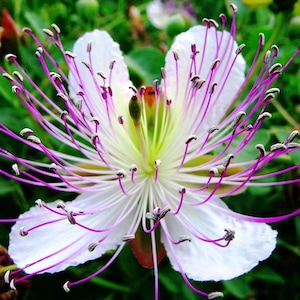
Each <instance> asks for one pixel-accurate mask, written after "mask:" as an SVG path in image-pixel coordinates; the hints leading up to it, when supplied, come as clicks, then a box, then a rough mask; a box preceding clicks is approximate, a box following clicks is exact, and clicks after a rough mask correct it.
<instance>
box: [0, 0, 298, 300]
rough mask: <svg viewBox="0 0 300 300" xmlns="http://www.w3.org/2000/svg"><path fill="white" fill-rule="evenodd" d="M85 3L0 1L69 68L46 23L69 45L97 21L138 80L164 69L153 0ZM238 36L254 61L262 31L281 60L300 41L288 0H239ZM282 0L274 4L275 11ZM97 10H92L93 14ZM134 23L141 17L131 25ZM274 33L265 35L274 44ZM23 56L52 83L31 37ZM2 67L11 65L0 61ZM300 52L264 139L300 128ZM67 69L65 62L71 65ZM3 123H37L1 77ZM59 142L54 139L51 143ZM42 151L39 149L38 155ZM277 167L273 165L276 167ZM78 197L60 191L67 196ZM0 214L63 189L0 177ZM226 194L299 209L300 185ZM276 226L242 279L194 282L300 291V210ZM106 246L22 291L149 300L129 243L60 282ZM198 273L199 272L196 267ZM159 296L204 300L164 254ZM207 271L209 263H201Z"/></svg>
mask: <svg viewBox="0 0 300 300" xmlns="http://www.w3.org/2000/svg"><path fill="white" fill-rule="evenodd" d="M87 2H89V1H82V0H78V1H73V0H43V1H42V0H23V1H22V0H2V1H1V2H0V9H2V8H4V7H5V8H7V9H8V10H9V11H10V13H11V15H12V17H13V18H14V20H15V22H16V23H18V24H19V26H20V27H23V26H24V27H30V28H31V29H32V30H33V31H34V32H35V33H36V35H37V36H38V37H39V38H40V39H41V41H42V42H43V43H44V45H45V46H46V47H49V48H51V49H50V52H51V53H52V54H53V55H54V57H55V58H57V62H58V63H59V64H60V65H61V68H62V69H64V68H66V66H65V65H64V63H63V61H62V59H61V58H60V57H59V56H58V55H57V52H56V51H55V49H54V47H53V46H49V45H47V39H46V37H45V36H44V35H43V34H42V31H41V29H42V28H48V27H50V25H51V24H52V23H56V24H57V25H58V26H59V27H60V28H61V31H62V34H61V37H62V40H63V43H64V45H65V48H66V49H68V50H71V49H72V44H73V43H74V41H75V40H76V39H77V38H78V37H79V36H80V35H82V34H83V33H84V32H86V31H88V30H91V29H93V28H101V29H104V30H107V31H108V32H109V33H110V34H111V35H112V37H113V39H114V40H115V41H117V42H118V43H119V44H120V46H121V49H122V51H123V52H124V54H125V59H126V62H127V63H128V66H129V70H130V72H131V76H132V79H133V80H134V82H135V83H136V84H137V86H138V85H140V84H143V83H148V84H151V82H152V81H153V80H154V79H156V78H159V72H160V68H161V67H162V66H163V64H164V55H165V53H164V52H165V50H166V49H167V48H168V47H169V45H170V44H171V42H172V38H173V37H172V36H168V33H167V32H165V31H163V30H158V29H156V28H155V27H154V26H153V25H151V23H150V22H149V20H148V18H147V15H146V6H147V1H131V2H130V4H129V2H128V1H123V0H120V1H117V0H115V1H111V0H101V1H98V2H97V1H96V4H95V1H90V2H91V3H92V6H90V7H83V6H84V5H86V4H89V3H87ZM234 2H235V4H236V5H237V6H238V9H239V12H238V16H237V32H238V33H237V40H238V43H245V44H246V46H247V47H246V49H245V52H244V56H245V58H246V60H247V63H248V66H249V65H250V63H251V59H252V57H253V56H254V54H255V51H256V48H257V41H258V33H259V32H264V33H265V35H266V42H267V44H268V45H270V44H273V43H276V44H277V45H278V46H279V48H280V52H279V53H280V54H279V58H278V61H280V62H282V63H284V62H286V61H287V60H288V59H289V58H290V57H291V55H292V54H293V53H294V52H295V49H297V47H298V46H299V44H300V22H299V21H297V16H296V13H293V9H292V6H293V4H294V2H295V1H290V2H289V3H290V6H289V9H286V8H283V7H282V6H280V5H279V4H280V2H278V1H275V2H276V3H274V4H273V5H272V8H273V10H271V9H270V7H268V6H263V7H257V8H249V7H246V6H245V5H243V4H242V3H241V2H240V1H239V0H235V1H234ZM191 3H192V6H193V8H194V14H195V19H196V20H197V21H198V22H199V23H201V20H202V19H203V18H204V17H207V18H214V19H216V20H217V19H218V15H219V13H221V12H224V13H226V15H227V16H228V18H230V13H229V10H228V3H227V1H215V0H206V1H196V0H193V1H191ZM130 5H135V6H136V7H137V8H138V9H139V12H140V19H138V20H133V18H132V17H131V18H130V17H129V15H130V13H129V11H130ZM274 7H276V9H274ZM89 16H92V17H89ZM135 22H137V23H136V24H135ZM268 41H269V42H268ZM19 46H20V55H21V60H22V62H23V66H24V68H25V69H26V70H28V72H30V74H31V75H32V76H33V77H34V78H35V79H36V81H37V82H39V86H40V87H41V88H42V89H43V88H47V82H46V81H45V78H43V75H42V74H40V72H39V69H38V65H37V62H36V61H35V57H34V51H35V49H34V45H33V44H32V43H31V41H28V40H23V41H21V40H20V45H19ZM2 63H3V64H4V65H5V67H6V68H8V69H10V68H11V66H9V65H8V64H6V63H5V62H4V61H3V62H2ZM299 65H300V57H298V58H296V60H295V61H294V62H293V63H292V64H291V65H290V66H289V68H288V69H287V70H286V71H285V72H284V74H283V75H282V76H281V77H280V79H279V80H278V81H277V87H279V88H280V89H281V90H282V93H281V94H280V95H279V97H278V98H277V100H276V101H275V102H274V103H273V106H272V103H271V104H270V108H269V109H270V112H271V113H272V114H273V118H272V120H271V121H268V122H267V123H266V124H267V126H265V129H264V130H263V131H261V135H260V136H257V138H258V141H257V142H259V139H261V140H263V142H264V143H266V144H269V145H270V144H271V143H272V142H277V141H278V140H279V141H281V140H282V139H283V137H286V136H287V135H288V133H289V132H290V131H291V130H293V129H299V128H300V127H299V124H300V102H299V97H300V84H299V82H300V68H299ZM66 72H67V70H66ZM0 121H1V122H2V123H4V124H5V125H6V126H7V127H9V128H11V129H12V130H13V131H16V132H18V131H19V130H20V129H22V128H24V127H30V128H34V129H35V130H36V131H37V132H38V131H39V130H40V129H38V127H37V125H36V123H35V121H34V120H33V119H32V118H31V117H30V115H28V113H27V112H26V110H25V108H24V107H23V106H22V105H21V103H20V101H19V100H18V98H17V97H16V96H15V95H14V94H12V93H11V87H10V85H9V84H8V83H7V82H6V81H5V80H4V79H3V78H0ZM0 141H1V147H4V148H5V149H7V150H8V151H13V152H14V153H17V154H19V155H21V156H23V157H28V158H30V157H32V155H33V154H32V153H31V152H30V150H28V149H27V148H26V147H24V146H22V145H20V143H18V142H16V141H14V140H12V139H9V138H7V137H4V136H3V135H1V136H0ZM49 143H53V141H49ZM35 159H36V157H35ZM299 160H300V157H299V155H298V154H297V155H296V154H295V155H294V156H292V157H291V158H288V157H286V158H285V159H282V160H280V161H278V162H276V163H277V164H278V165H282V166H283V167H286V166H288V165H290V164H292V163H299ZM0 164H1V168H3V169H6V170H8V169H9V166H10V162H8V161H5V160H2V161H1V162H0ZM272 167H274V166H272V165H270V166H269V168H270V170H272ZM297 176H300V174H299V171H298V174H297V171H294V172H293V174H286V175H284V176H281V179H285V178H286V179H288V178H295V177H297ZM74 196H75V195H72V194H63V195H59V198H61V199H63V200H71V199H73V198H74ZM0 197H1V202H0V217H1V218H3V217H6V218H8V217H16V216H18V214H19V213H21V212H23V211H25V210H27V209H28V207H30V206H32V205H33V203H34V200H35V199H37V198H42V199H44V200H46V199H47V200H49V201H53V200H55V199H57V197H58V196H57V194H56V193H54V192H51V191H49V190H47V189H45V188H38V187H30V186H25V185H21V184H19V183H17V182H14V181H12V180H9V179H6V178H2V177H1V178H0ZM226 202H227V203H228V205H229V206H230V207H232V208H233V209H234V210H236V211H240V212H244V213H247V214H250V215H251V214H252V215H257V216H270V215H280V214H284V213H287V212H290V211H292V210H294V209H295V208H299V207H300V186H299V184H298V185H291V186H277V187H267V188H261V189H257V188H249V189H248V190H247V191H246V192H245V193H243V194H242V195H237V196H234V197H231V198H230V199H227V200H226ZM9 228H10V225H8V224H5V225H1V227H0V230H1V231H0V232H1V233H0V244H2V245H4V246H7V244H8V234H9ZM274 228H276V229H277V230H278V231H279V239H280V240H279V242H278V247H277V249H276V250H275V252H274V253H273V255H272V256H271V257H270V258H269V259H268V260H267V261H265V262H263V263H261V264H260V265H259V266H258V267H257V268H255V269H254V270H253V271H251V272H249V273H248V274H245V275H243V276H241V277H239V278H236V279H233V280H230V281H227V282H223V283H210V282H209V283H195V286H196V287H199V288H200V289H203V290H205V291H210V290H212V291H213V290H222V291H223V292H224V294H225V296H226V299H227V300H230V299H245V300H246V299H248V300H250V299H251V300H254V299H256V300H260V299H273V300H281V299H293V300H294V299H295V300H296V299H300V285H299V282H300V272H299V269H300V247H299V245H300V244H299V243H300V218H299V217H298V218H294V219H291V220H287V221H285V222H281V223H279V224H275V225H274ZM107 257H109V254H107V255H104V256H103V257H101V258H99V259H98V260H96V261H93V262H89V263H86V264H85V265H84V266H79V267H77V268H70V269H68V270H67V271H66V272H64V273H60V274H54V275H40V276H37V277H35V278H33V279H32V285H31V287H30V288H29V289H27V290H26V291H25V292H24V295H23V298H22V299H25V300H30V299H44V300H48V299H49V300H50V299H54V298H55V299H57V300H59V299H72V300H82V299H85V300H88V299H93V300H95V299H101V300H109V299H152V298H153V272H152V270H147V269H143V268H142V267H141V266H140V265H138V263H137V262H136V260H135V258H134V257H133V254H132V253H131V251H130V248H129V247H127V248H126V249H125V250H124V251H123V252H122V253H121V255H120V256H119V258H118V259H117V261H116V262H115V263H114V264H113V265H112V266H111V267H110V268H109V269H108V270H107V271H105V272H104V273H103V274H102V275H101V276H99V277H97V278H94V279H92V280H91V281H90V282H88V283H86V284H82V285H81V286H78V287H76V288H74V290H73V291H72V292H71V293H69V294H66V293H65V292H64V291H63V290H62V288H61V285H62V283H64V282H65V281H66V280H72V279H74V280H76V279H78V278H80V277H81V276H85V275H87V274H89V273H91V272H93V271H95V270H97V269H98V268H100V267H101V266H102V265H103V264H104V262H105V261H106V259H107ZM199 271H201V270H199ZM159 272H160V298H161V299H186V300H193V299H199V296H198V295H196V294H194V293H193V292H192V291H191V290H189V288H188V287H187V286H186V285H185V283H184V282H183V280H182V278H181V276H180V274H178V273H176V272H174V271H173V270H172V267H171V266H170V264H169V262H168V260H167V259H165V260H163V262H162V263H161V265H160V267H159ZM203 272H205V270H203Z"/></svg>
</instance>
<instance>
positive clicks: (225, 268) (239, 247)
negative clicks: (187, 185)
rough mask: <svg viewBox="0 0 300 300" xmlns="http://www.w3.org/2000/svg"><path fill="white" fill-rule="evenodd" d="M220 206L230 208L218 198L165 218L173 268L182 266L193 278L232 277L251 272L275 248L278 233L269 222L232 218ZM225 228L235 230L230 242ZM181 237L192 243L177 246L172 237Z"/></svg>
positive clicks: (164, 235)
mask: <svg viewBox="0 0 300 300" xmlns="http://www.w3.org/2000/svg"><path fill="white" fill-rule="evenodd" d="M194 201H196V199H195V200H194ZM198 201H199V200H198ZM218 207H220V208H222V210H223V209H228V210H229V208H226V205H225V204H224V203H223V202H222V201H221V200H219V199H217V198H214V199H212V200H211V201H210V202H209V203H208V204H206V205H205V207H201V206H197V207H194V206H190V207H188V206H184V207H182V209H181V211H180V215H179V218H178V219H175V218H171V217H170V216H167V217H166V218H165V223H164V226H163V229H162V242H163V244H164V246H165V248H166V250H167V255H168V257H169V259H170V261H171V264H172V265H173V268H174V269H175V270H177V271H179V270H180V268H182V269H183V270H184V272H185V274H186V275H187V276H188V277H189V278H190V279H194V280H200V281H208V280H214V281H219V280H228V279H232V278H234V277H237V276H239V275H241V274H244V273H247V272H248V271H250V270H251V269H252V268H254V267H255V266H256V265H257V264H258V263H259V262H260V261H262V260H265V259H266V258H268V257H269V256H270V255H271V253H272V251H273V250H274V248H275V245H276V236H277V232H276V231H275V230H272V229H271V227H270V226H269V225H267V224H262V223H255V222H247V221H244V220H241V219H237V218H232V217H230V216H228V215H226V214H224V212H222V210H218ZM225 230H232V231H234V232H235V233H234V238H233V239H232V240H231V241H230V243H228V245H226V244H227V242H226V241H225V240H224V239H223V238H222V237H224V236H225V234H226V231H225ZM180 236H188V237H189V238H190V242H188V241H185V242H182V243H179V244H175V245H174V244H173V243H172V240H176V239H178V238H179V237H180ZM209 240H211V241H209ZM212 240H215V242H212ZM217 244H218V245H217ZM220 245H222V246H220ZM177 261H178V262H179V263H180V268H179V267H178V265H177ZM199 270H202V271H199Z"/></svg>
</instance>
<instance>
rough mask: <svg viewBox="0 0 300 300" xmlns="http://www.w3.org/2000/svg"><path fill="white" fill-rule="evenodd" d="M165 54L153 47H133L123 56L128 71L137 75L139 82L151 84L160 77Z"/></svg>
mask: <svg viewBox="0 0 300 300" xmlns="http://www.w3.org/2000/svg"><path fill="white" fill-rule="evenodd" d="M164 59H165V55H164V54H163V53H162V52H160V51H159V50H157V49H156V48H153V47H148V48H140V49H134V50H132V51H130V52H129V53H128V54H127V55H126V56H125V62H126V64H127V66H128V68H129V72H130V73H132V75H133V76H136V77H138V79H139V80H140V81H141V84H152V83H153V81H154V80H155V79H159V78H160V68H161V67H163V66H164V64H165V62H164Z"/></svg>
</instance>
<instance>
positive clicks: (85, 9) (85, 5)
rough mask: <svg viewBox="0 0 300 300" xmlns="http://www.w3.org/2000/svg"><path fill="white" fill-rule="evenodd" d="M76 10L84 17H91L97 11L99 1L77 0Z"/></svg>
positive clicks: (94, 15)
mask: <svg viewBox="0 0 300 300" xmlns="http://www.w3.org/2000/svg"><path fill="white" fill-rule="evenodd" d="M76 11H77V13H78V14H79V15H80V16H82V17H83V18H85V19H93V18H95V17H96V15H97V13H98V11H99V3H98V1H97V0H78V1H77V2H76Z"/></svg>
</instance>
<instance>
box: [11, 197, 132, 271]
mask: <svg viewBox="0 0 300 300" xmlns="http://www.w3.org/2000/svg"><path fill="white" fill-rule="evenodd" d="M106 196H107V195H105V193H104V194H103V195H99V194H88V193H84V194H82V195H80V196H79V197H78V198H76V199H75V200H74V201H72V202H67V203H66V205H67V207H74V211H76V210H75V208H76V209H79V210H81V211H90V210H93V209H95V208H97V206H98V205H97V203H99V201H101V199H105V197H106ZM56 204H57V202H53V203H48V204H47V205H48V206H50V207H51V208H52V209H56ZM56 210H57V209H56ZM132 210H134V208H132ZM131 212H132V211H131ZM122 215H124V206H122V205H120V204H118V205H114V206H112V207H110V208H109V209H106V210H104V211H103V212H99V213H96V214H91V215H88V216H83V217H79V216H77V217H75V218H76V220H77V221H78V222H80V223H82V224H83V225H85V226H88V227H91V228H94V229H104V228H109V227H111V226H113V225H114V224H115V223H116V222H117V220H118V219H120V218H121V216H122ZM131 216H132V215H130V214H129V216H126V218H125V219H124V220H123V221H122V222H121V223H120V224H119V225H118V226H116V228H114V229H113V230H112V231H105V232H103V233H99V232H92V231H89V230H86V229H83V228H80V227H79V226H78V225H73V224H71V223H70V222H69V221H68V220H67V219H66V218H65V219H64V220H62V221H59V222H55V223H49V224H47V225H46V226H43V227H40V228H38V229H35V230H33V231H30V232H29V234H28V235H27V236H21V235H20V233H19V232H20V229H21V228H22V227H24V229H25V230H27V229H29V228H31V227H33V226H36V225H38V224H41V223H44V222H51V221H53V220H55V219H59V218H61V216H59V215H56V214H54V213H53V212H49V211H47V210H45V209H44V208H39V207H33V208H31V209H30V210H29V211H28V212H25V213H24V214H22V215H20V219H22V218H30V219H29V220H23V221H22V220H20V221H18V222H17V223H16V224H15V225H14V226H13V227H12V230H11V233H10V245H9V248H8V252H9V255H10V256H11V257H12V259H13V261H14V263H15V264H16V265H17V266H18V267H19V268H24V267H25V266H26V265H27V264H31V263H34V262H36V261H39V260H40V261H39V262H38V263H36V264H34V265H32V266H30V267H28V268H26V269H25V272H26V273H34V272H39V273H44V272H48V273H54V272H59V271H61V270H64V269H66V268H67V267H69V266H76V265H78V264H82V263H84V262H86V261H88V260H92V259H96V258H98V257H100V256H101V255H102V254H103V253H105V252H106V251H108V250H111V249H115V248H116V247H117V246H118V245H120V244H121V242H122V237H123V236H124V235H125V234H127V233H128V230H129V229H130V225H131V222H132V218H131ZM106 235H108V236H107V238H106V239H105V240H104V241H102V242H101V243H100V244H99V245H98V246H97V247H96V248H95V250H94V251H92V252H90V251H89V250H88V246H89V245H90V244H91V243H93V242H97V241H98V240H100V239H101V238H103V237H105V236H106ZM47 257H48V258H47ZM43 258H46V259H43ZM51 266H52V267H51ZM49 267H51V268H50V269H49Z"/></svg>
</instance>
